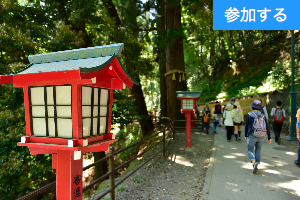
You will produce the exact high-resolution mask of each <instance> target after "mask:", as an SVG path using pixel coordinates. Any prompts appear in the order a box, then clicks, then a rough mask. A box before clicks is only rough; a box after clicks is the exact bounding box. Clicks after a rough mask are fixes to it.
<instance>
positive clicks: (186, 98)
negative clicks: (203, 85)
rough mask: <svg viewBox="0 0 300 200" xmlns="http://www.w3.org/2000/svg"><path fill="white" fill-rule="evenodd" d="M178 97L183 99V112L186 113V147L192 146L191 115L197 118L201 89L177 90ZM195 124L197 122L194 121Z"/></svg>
mask: <svg viewBox="0 0 300 200" xmlns="http://www.w3.org/2000/svg"><path fill="white" fill-rule="evenodd" d="M176 93H177V99H179V100H180V101H181V109H180V111H181V113H184V114H185V126H186V127H185V128H186V147H188V148H191V116H192V119H193V120H194V119H195V115H194V114H195V113H196V112H197V101H199V100H200V94H201V92H200V91H195V92H188V91H176ZM193 126H195V122H194V123H193Z"/></svg>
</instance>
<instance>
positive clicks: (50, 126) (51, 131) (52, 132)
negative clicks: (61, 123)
mask: <svg viewBox="0 0 300 200" xmlns="http://www.w3.org/2000/svg"><path fill="white" fill-rule="evenodd" d="M48 130H49V136H50V137H55V123H54V118H48Z"/></svg>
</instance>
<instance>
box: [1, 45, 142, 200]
mask: <svg viewBox="0 0 300 200" xmlns="http://www.w3.org/2000/svg"><path fill="white" fill-rule="evenodd" d="M123 48H124V45H123V44H113V45H105V46H98V47H91V48H84V49H76V50H69V51H61V52H55V53H46V54H40V55H33V56H29V61H30V65H29V66H28V67H26V68H24V69H23V70H21V71H19V72H17V73H15V74H9V75H4V76H0V84H11V83H13V86H14V87H22V88H23V91H24V106H25V120H26V136H23V137H22V138H21V142H20V143H18V146H27V147H29V150H30V153H31V154H32V155H37V154H52V167H53V169H56V194H57V199H58V200H66V199H70V200H71V199H82V169H83V163H82V161H83V160H82V155H83V153H85V152H99V151H107V149H108V146H109V144H110V143H112V142H115V141H117V139H114V136H113V134H111V133H110V130H111V116H112V100H113V89H123V88H125V86H128V87H130V88H132V86H133V84H138V83H137V82H136V81H135V80H134V79H132V78H131V77H130V76H129V74H128V73H127V72H126V71H125V69H124V68H123V66H122V64H121V62H120V60H119V59H118V56H119V55H120V54H121V51H122V49H123Z"/></svg>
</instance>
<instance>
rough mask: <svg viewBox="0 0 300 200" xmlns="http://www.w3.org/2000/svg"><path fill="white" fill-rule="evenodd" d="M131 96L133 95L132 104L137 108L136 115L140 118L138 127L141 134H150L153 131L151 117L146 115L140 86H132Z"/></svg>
mask: <svg viewBox="0 0 300 200" xmlns="http://www.w3.org/2000/svg"><path fill="white" fill-rule="evenodd" d="M131 92H132V94H133V95H134V98H135V101H134V104H135V105H136V106H137V107H138V115H139V116H140V120H139V122H140V125H141V129H142V131H143V134H145V135H146V134H147V133H150V132H151V131H152V130H153V129H154V125H153V122H152V119H151V117H150V116H149V115H148V111H147V107H146V103H145V98H144V94H143V90H142V86H141V85H133V87H132V90H131Z"/></svg>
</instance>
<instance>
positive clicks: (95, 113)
mask: <svg viewBox="0 0 300 200" xmlns="http://www.w3.org/2000/svg"><path fill="white" fill-rule="evenodd" d="M98 116H99V115H98V106H96V107H94V111H93V117H98Z"/></svg>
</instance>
